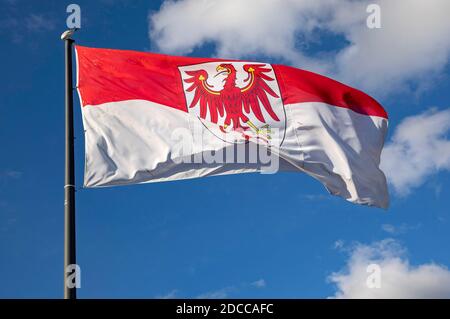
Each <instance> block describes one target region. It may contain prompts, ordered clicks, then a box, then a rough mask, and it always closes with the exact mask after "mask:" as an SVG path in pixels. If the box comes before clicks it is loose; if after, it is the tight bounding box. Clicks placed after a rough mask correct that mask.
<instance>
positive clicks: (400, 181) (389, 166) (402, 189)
mask: <svg viewBox="0 0 450 319" xmlns="http://www.w3.org/2000/svg"><path fill="white" fill-rule="evenodd" d="M449 131H450V109H447V110H443V111H437V110H435V109H432V110H429V111H427V112H425V113H422V114H419V115H415V116H410V117H407V118H405V119H404V120H403V121H402V122H401V123H400V124H399V125H398V126H397V128H396V130H395V133H394V135H393V137H392V140H391V141H390V142H389V143H388V144H387V145H386V146H385V147H384V150H383V153H382V158H381V168H382V169H383V171H384V172H385V173H386V176H387V179H388V181H389V183H390V184H391V185H393V187H394V190H395V191H396V192H397V193H398V194H400V195H407V194H408V193H409V192H410V191H411V189H412V188H414V187H417V186H420V185H421V184H422V183H423V182H424V181H425V179H426V178H427V177H428V176H429V175H431V174H433V173H436V172H438V171H439V170H450V140H449V139H448V133H449Z"/></svg>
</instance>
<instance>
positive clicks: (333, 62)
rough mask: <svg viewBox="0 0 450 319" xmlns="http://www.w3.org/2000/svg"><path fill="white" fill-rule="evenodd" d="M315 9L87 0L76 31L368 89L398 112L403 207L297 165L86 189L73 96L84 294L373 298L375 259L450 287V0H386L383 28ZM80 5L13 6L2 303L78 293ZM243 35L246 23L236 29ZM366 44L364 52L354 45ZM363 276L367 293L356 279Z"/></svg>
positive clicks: (2, 105) (6, 33)
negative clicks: (70, 25)
mask: <svg viewBox="0 0 450 319" xmlns="http://www.w3.org/2000/svg"><path fill="white" fill-rule="evenodd" d="M304 2H305V1H297V4H296V5H293V7H292V8H290V7H289V5H291V4H289V5H287V4H286V8H285V9H282V8H277V10H279V11H278V12H277V13H278V14H277V15H275V14H274V15H273V16H274V17H271V15H269V14H268V12H272V11H273V8H271V7H270V6H269V4H267V3H268V2H267V1H261V2H260V3H261V6H256V4H255V2H253V1H249V4H248V5H243V4H242V7H240V6H239V4H237V3H239V2H236V1H229V2H226V1H223V2H216V1H211V2H210V3H211V5H210V6H206V9H204V10H203V11H201V13H199V14H198V15H195V14H194V13H195V12H200V11H198V9H199V8H200V4H199V2H198V1H193V0H186V1H180V2H178V3H169V4H166V5H165V6H163V7H161V3H159V2H158V1H126V0H123V1H113V0H109V1H107V0H103V1H95V2H94V1H77V2H76V3H77V4H79V5H80V6H81V10H82V30H81V31H79V33H78V34H76V36H75V39H76V42H77V43H78V44H80V45H85V46H93V47H110V48H118V49H132V50H140V51H159V52H164V53H169V54H170V53H174V54H185V55H194V56H205V57H206V56H223V57H230V58H251V59H252V60H263V61H267V62H271V63H285V64H289V65H294V66H297V67H302V68H306V69H310V70H314V71H317V72H322V73H323V74H325V75H329V76H333V77H335V78H337V79H339V80H342V81H345V82H346V83H350V84H352V85H354V86H356V87H358V88H361V89H363V90H365V91H367V92H369V93H370V94H371V95H373V96H374V97H375V98H377V99H378V100H379V101H380V102H381V103H382V104H383V105H384V106H385V108H386V110H387V111H388V113H389V117H390V123H389V136H388V138H387V140H386V145H387V149H388V150H389V151H388V153H389V154H388V155H386V156H385V158H384V159H383V161H384V165H385V166H384V167H386V170H387V172H386V173H387V176H388V179H389V180H390V181H391V183H390V189H391V207H390V208H389V210H388V211H383V210H380V209H374V208H368V207H364V206H358V205H354V204H350V203H348V202H346V201H344V200H342V199H340V198H335V197H333V196H331V195H328V193H327V192H326V190H325V189H324V188H323V186H322V185H321V184H320V183H319V182H318V181H316V180H314V179H312V178H310V177H309V176H306V175H304V174H300V173H299V174H294V173H279V174H276V175H270V176H268V175H259V174H244V175H234V176H223V177H211V178H203V179H196V180H188V181H176V182H167V183H157V184H147V185H136V186H123V187H113V188H104V189H82V188H81V185H82V179H83V165H84V162H83V161H84V141H83V128H82V123H81V114H80V110H79V103H78V100H77V99H75V135H76V142H75V151H76V153H75V155H76V183H77V185H78V191H77V193H76V196H77V199H76V200H77V202H76V205H77V206H76V208H77V245H78V247H77V248H78V249H77V257H78V263H79V264H80V266H81V270H82V288H81V289H80V290H79V293H78V294H79V297H80V298H95V297H98V298H104V297H106V298H109V297H111V298H154V297H179V298H185V297H186V298H194V297H199V296H201V297H233V298H241V297H242V298H247V297H248V298H250V297H251V298H260V297H275V298H326V297H329V296H338V297H339V296H343V297H355V296H356V297H358V296H363V295H361V293H362V292H361V289H359V288H358V287H359V286H358V283H356V284H354V283H355V280H357V279H355V278H358V275H359V274H361V271H362V272H364V271H365V268H364V267H365V265H366V264H368V263H371V262H376V263H379V264H381V265H382V271H384V270H383V269H385V271H384V272H383V273H384V275H385V276H386V277H389V276H392V277H391V278H393V280H394V282H395V283H398V285H397V286H398V287H400V288H401V287H403V286H402V285H404V287H407V286H408V285H409V286H408V287H413V288H411V289H412V290H413V291H417V294H416V296H429V295H432V296H441V297H450V292H449V291H448V289H447V290H446V289H444V288H442V285H444V283H445V282H448V280H449V278H450V275H449V272H448V270H447V267H449V266H450V250H449V249H448V247H447V243H448V242H449V241H450V232H449V230H450V221H449V218H450V215H449V209H448V207H449V205H450V192H449V190H448V186H449V185H450V175H449V173H448V170H449V169H450V142H449V141H448V133H449V130H450V127H449V123H450V116H449V115H448V114H449V110H450V109H449V103H448V101H449V98H450V79H449V66H448V60H449V56H450V43H449V42H450V41H449V39H448V36H445V34H448V30H450V27H449V24H448V22H447V23H446V22H445V21H443V20H442V19H441V18H442V16H441V14H440V12H442V11H444V12H445V11H446V10H444V9H445V8H443V7H439V6H446V7H447V8H448V2H445V1H438V0H436V4H433V5H432V4H431V3H429V4H428V5H427V4H424V3H425V2H423V3H421V4H420V2H416V1H413V2H414V3H415V4H416V5H419V6H427V8H425V9H426V11H427V13H428V15H427V18H425V17H423V20H421V19H420V16H419V17H418V19H416V20H414V19H415V18H417V17H416V16H414V15H416V14H419V13H418V12H420V11H423V9H424V8H420V10H419V9H417V10H414V9H413V10H411V9H410V11H408V10H406V7H401V5H398V6H392V5H386V1H378V2H379V3H381V7H382V18H383V17H386V18H385V19H384V20H382V21H384V22H383V23H385V24H384V25H382V28H381V30H369V29H367V28H366V27H365V26H364V25H363V24H361V21H363V20H365V18H366V17H367V13H366V12H365V7H360V6H359V5H358V6H356V7H354V8H353V10H349V9H351V8H352V7H351V6H352V5H354V4H352V2H351V1H342V2H341V4H340V5H339V6H338V7H333V5H334V6H336V4H333V5H331V2H330V1H325V0H324V1H317V7H315V5H314V6H312V7H308V5H302V4H303V3H304ZM375 2H377V1H375ZM426 3H428V2H426ZM68 4H69V2H67V3H65V2H64V1H40V2H39V4H38V3H37V2H35V1H25V0H14V1H13V0H0V36H1V39H2V41H1V42H0V61H1V62H0V63H1V70H2V74H3V76H2V77H1V79H0V141H1V143H2V146H3V148H2V150H3V151H2V153H1V155H2V156H0V276H1V284H0V297H1V298H11V297H13V298H27V297H36V298H44V297H49V298H61V297H62V294H63V289H62V288H63V282H62V279H63V277H62V276H63V196H64V194H63V184H64V50H63V43H62V41H60V40H59V36H60V34H61V32H62V31H64V30H65V19H66V13H65V9H66V6H67V5H68ZM263 4H264V5H263ZM250 5H253V6H254V7H253V8H249V6H250ZM403 5H404V4H403ZM215 6H218V7H215ZM349 6H350V7H349ZM433 7H435V9H433ZM361 8H363V9H362V10H360V11H358V10H359V9H361ZM412 8H414V6H412ZM217 9H220V10H217ZM228 9H229V10H231V12H241V13H243V14H244V16H245V15H247V16H251V17H252V18H250V21H246V22H245V23H244V22H243V20H242V19H240V17H241V16H240V15H239V14H237V15H236V16H235V19H234V20H233V21H231V22H229V23H227V22H223V21H220V22H219V21H218V20H217V19H216V18H215V17H214V15H213V12H223V17H224V20H226V19H225V18H226V17H227V16H228V17H230V13H229V10H228ZM196 10H197V11H196ZM227 10H228V11H227ZM271 10H272V11H271ZM340 10H343V11H342V12H341V13H342V14H341V15H339V16H338V13H339V12H340ZM248 12H252V14H251V15H248V14H247V13H248ZM345 12H347V14H344V13H345ZM349 12H350V13H351V14H350V13H349ZM447 12H448V10H447ZM433 14H434V15H435V16H433ZM430 15H431V17H430ZM275 16H276V17H279V19H282V21H284V22H285V24H284V25H283V26H282V27H280V26H279V23H278V24H277V22H279V21H272V20H273V19H278V18H276V17H275ZM149 17H150V18H149ZM265 18H267V19H268V21H265V22H264V23H263V24H262V23H261V20H263V19H265ZM252 19H253V20H252ZM413 20H414V21H416V24H411V25H408V24H407V23H406V22H407V21H413ZM441 20H442V21H441ZM197 21H200V22H201V23H202V24H200V25H199V26H197V25H196V23H198V22H197ZM392 21H395V23H393V22H392ZM402 21H406V22H405V23H406V24H404V23H403V22H402ZM417 21H419V22H417ZM308 22H310V23H308ZM241 23H242V25H241ZM271 23H272V24H271ZM411 23H413V22H411ZM299 24H300V25H299ZM202 25H203V26H204V27H203V28H202V27H201V26H202ZM268 26H269V27H268ZM239 27H242V28H245V30H247V31H248V32H245V34H244V33H242V34H239V32H238V31H239V30H240V29H239ZM383 28H386V29H383ZM183 30H184V31H183ZM330 30H331V31H330ZM405 30H409V31H408V32H406V31H405ZM418 30H419V31H421V32H422V33H423V34H421V32H419V31H418ZM149 31H150V32H149ZM416 31H417V32H416ZM370 32H378V33H377V34H375V35H374V34H373V33H370ZM411 34H413V35H414V37H412V36H411ZM233 37H234V38H233ZM408 37H412V38H411V39H410V40H411V41H409V40H408ZM421 37H423V38H421ZM230 38H231V39H236V40H235V41H234V42H233V41H231V43H230ZM419 40H422V41H419ZM274 43H276V45H274ZM383 45H384V47H383ZM352 46H353V49H355V48H357V49H358V50H356V51H357V52H359V53H354V52H355V50H353V51H351V50H348V49H349V48H350V47H352ZM352 52H353V53H352ZM405 61H406V62H405ZM405 119H406V120H405ZM396 134H397V135H396ZM401 169H403V170H406V172H407V173H406V174H401V173H399V172H400V171H401ZM383 267H385V268H383ZM333 273H334V274H335V275H334V276H333ZM337 274H339V275H337ZM405 276H406V277H408V278H409V279H408V280H407V281H406V282H405V281H404V278H405ZM399 278H403V279H399ZM423 278H425V282H427V280H428V281H429V283H430V284H429V285H428V284H423V281H421V279H423ZM396 279H398V281H395V280H396ZM434 279H438V282H442V284H441V285H438V286H436V284H433V283H432V282H435V281H433V280H434ZM419 281H420V282H422V283H421V284H418V282H419ZM352 283H353V284H354V285H355V287H356V288H354V289H350V290H349V289H347V288H345V287H348V285H346V284H352ZM449 286H450V285H449ZM352 287H353V286H352ZM386 287H387V288H386ZM386 287H385V288H383V289H385V290H383V289H381V290H378V292H379V293H380V294H381V295H382V296H383V294H384V296H401V291H402V290H401V289H400V292H393V291H388V290H389V287H388V286H386ZM358 289H359V290H358ZM405 289H406V288H405ZM414 289H416V290H414ZM395 293H399V294H400V295H398V294H397V295H395ZM358 294H359V295H358ZM413 296H414V295H413Z"/></svg>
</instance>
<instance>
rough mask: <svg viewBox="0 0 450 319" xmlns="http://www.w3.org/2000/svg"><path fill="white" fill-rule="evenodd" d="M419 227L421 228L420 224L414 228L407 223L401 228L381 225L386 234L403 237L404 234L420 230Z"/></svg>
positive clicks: (400, 226)
mask: <svg viewBox="0 0 450 319" xmlns="http://www.w3.org/2000/svg"><path fill="white" fill-rule="evenodd" d="M419 227H420V224H419V225H415V226H412V225H408V224H405V223H402V224H401V225H399V226H395V225H392V224H383V225H381V229H382V230H383V231H385V232H386V233H389V234H391V235H402V234H405V233H407V232H408V231H410V230H415V229H418V228H419Z"/></svg>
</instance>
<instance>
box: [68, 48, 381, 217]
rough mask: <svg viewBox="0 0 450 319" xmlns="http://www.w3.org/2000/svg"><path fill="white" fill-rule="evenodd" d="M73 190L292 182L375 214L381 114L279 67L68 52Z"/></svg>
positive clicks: (321, 81) (372, 105) (340, 87)
mask: <svg viewBox="0 0 450 319" xmlns="http://www.w3.org/2000/svg"><path fill="white" fill-rule="evenodd" d="M76 59H77V89H78V93H79V97H80V103H81V107H82V116H83V125H84V130H85V150H86V157H85V175H84V185H85V187H100V186H112V185H126V184H134V183H146V182H157V181H168V180H177V179H186V178H196V177H204V176H213V175H222V174H237V173H249V172H262V173H273V172H277V171H301V172H304V173H307V174H309V175H311V176H312V177H314V178H316V179H317V180H319V181H320V182H321V183H322V184H323V185H324V186H325V187H326V188H327V190H328V191H329V192H330V193H331V194H334V195H338V196H341V197H343V198H345V199H347V200H348V201H350V202H354V203H358V204H366V205H371V206H378V207H382V208H387V207H388V203H389V196H388V191H387V186H386V178H385V176H384V174H383V172H382V171H381V170H380V169H379V164H380V154H381V150H382V148H383V143H384V138H385V135H386V131H387V125H388V120H387V114H386V112H385V111H384V109H383V107H382V106H381V105H380V104H379V103H378V102H377V101H375V100H374V99H373V98H371V97H370V96H368V95H367V94H365V93H363V92H361V91H359V90H356V89H354V88H351V87H349V86H347V85H344V84H342V83H339V82H337V81H334V80H332V79H330V78H327V77H324V76H321V75H318V74H315V73H312V72H308V71H305V70H300V69H296V68H292V67H288V66H283V65H272V64H268V63H259V62H249V61H240V60H225V59H211V58H193V57H176V56H168V55H160V54H154V53H144V52H136V51H125V50H111V49H97V48H88V47H83V46H76Z"/></svg>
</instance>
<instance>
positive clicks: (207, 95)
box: [184, 70, 224, 123]
mask: <svg viewBox="0 0 450 319" xmlns="http://www.w3.org/2000/svg"><path fill="white" fill-rule="evenodd" d="M185 72H186V74H187V75H189V76H190V78H187V79H185V80H184V82H186V83H191V85H190V86H189V87H188V88H187V89H186V91H188V92H192V91H194V98H193V100H192V102H191V104H190V105H189V108H191V107H194V106H196V105H197V103H199V102H200V117H201V118H202V119H204V120H206V114H207V110H208V109H209V114H210V117H211V122H213V123H217V120H218V116H217V114H220V116H223V109H224V107H223V101H222V99H221V96H220V91H214V90H213V88H212V87H211V86H210V85H209V84H208V82H207V80H208V72H206V71H205V70H198V71H185Z"/></svg>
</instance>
